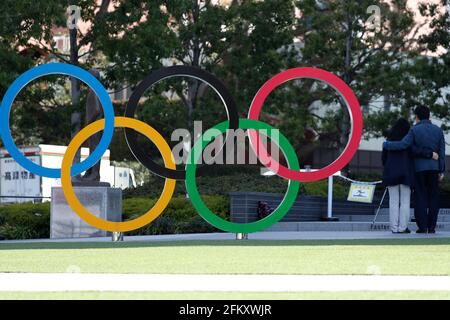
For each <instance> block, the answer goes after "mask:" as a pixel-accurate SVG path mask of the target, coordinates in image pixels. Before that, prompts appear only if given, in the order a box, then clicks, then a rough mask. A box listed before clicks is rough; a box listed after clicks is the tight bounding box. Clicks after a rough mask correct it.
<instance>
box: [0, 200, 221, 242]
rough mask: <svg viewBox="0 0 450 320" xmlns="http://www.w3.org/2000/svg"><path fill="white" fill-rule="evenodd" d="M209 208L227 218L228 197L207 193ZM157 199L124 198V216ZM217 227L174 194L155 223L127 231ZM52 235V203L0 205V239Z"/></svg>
mask: <svg viewBox="0 0 450 320" xmlns="http://www.w3.org/2000/svg"><path fill="white" fill-rule="evenodd" d="M203 200H204V201H205V203H206V205H207V206H208V208H210V209H211V210H212V211H213V212H214V213H216V214H217V215H218V216H220V217H222V218H224V219H228V217H229V201H228V199H227V198H226V197H223V196H204V197H203ZM155 201H156V199H149V198H129V199H124V202H123V220H130V219H134V218H136V217H138V216H140V215H141V214H143V213H144V212H146V211H147V210H148V209H150V208H151V207H152V206H153V205H154V203H155ZM215 231H218V230H216V229H215V228H214V227H212V226H210V225H209V224H208V223H207V222H206V221H204V220H203V219H202V218H201V217H200V216H199V215H198V213H197V212H196V210H195V209H194V207H193V206H192V204H191V203H190V201H189V200H187V199H186V198H185V197H180V196H179V197H174V198H172V200H171V201H170V203H169V205H168V206H167V208H166V209H165V210H164V213H163V214H162V215H161V216H160V217H158V218H157V219H156V220H155V221H153V222H152V223H150V224H148V225H146V226H144V227H142V228H140V229H138V230H134V231H131V232H129V233H127V235H152V234H173V233H198V232H215ZM49 236H50V203H48V202H47V203H40V204H33V203H24V204H12V205H4V206H0V239H1V238H3V239H38V238H49Z"/></svg>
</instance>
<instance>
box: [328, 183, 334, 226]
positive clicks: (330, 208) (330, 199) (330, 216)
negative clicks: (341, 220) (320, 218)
mask: <svg viewBox="0 0 450 320" xmlns="http://www.w3.org/2000/svg"><path fill="white" fill-rule="evenodd" d="M327 218H328V219H329V220H332V219H333V176H329V177H328V208H327Z"/></svg>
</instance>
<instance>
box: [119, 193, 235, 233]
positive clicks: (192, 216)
mask: <svg viewBox="0 0 450 320" xmlns="http://www.w3.org/2000/svg"><path fill="white" fill-rule="evenodd" d="M202 198H203V201H204V202H205V204H206V205H207V206H208V208H209V209H210V210H211V211H212V212H214V213H215V214H217V215H218V216H220V217H222V218H224V219H227V220H228V219H229V200H228V198H227V197H224V196H208V195H207V196H203V197H202ZM155 201H156V200H155V199H148V198H130V199H124V204H123V208H124V211H123V219H124V220H130V219H134V218H136V217H138V216H140V215H141V214H143V213H144V212H145V211H147V210H148V209H149V208H151V207H152V206H153V205H154V203H155ZM217 231H218V230H217V229H216V228H214V227H212V226H211V225H210V224H209V223H207V222H206V221H204V220H203V218H202V217H200V215H199V214H198V213H197V211H196V210H195V209H194V207H193V206H192V204H191V202H190V201H189V199H186V198H185V197H183V196H178V197H174V198H172V200H171V201H170V203H169V205H168V206H167V208H166V209H165V210H164V213H163V214H162V215H161V216H160V217H158V218H157V219H155V221H153V222H152V223H150V224H148V225H146V226H144V227H142V228H140V229H138V230H134V231H131V232H128V233H127V235H152V234H174V233H201V232H217Z"/></svg>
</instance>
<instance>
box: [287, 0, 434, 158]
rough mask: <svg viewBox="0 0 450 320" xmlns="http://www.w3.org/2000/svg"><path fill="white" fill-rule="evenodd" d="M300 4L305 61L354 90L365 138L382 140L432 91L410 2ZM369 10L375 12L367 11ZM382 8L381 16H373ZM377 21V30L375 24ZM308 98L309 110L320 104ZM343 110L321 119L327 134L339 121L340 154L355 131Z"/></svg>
mask: <svg viewBox="0 0 450 320" xmlns="http://www.w3.org/2000/svg"><path fill="white" fill-rule="evenodd" d="M296 3H297V6H298V8H299V10H300V11H301V13H302V16H301V18H300V19H299V21H298V28H297V36H298V37H300V38H301V39H302V41H303V42H304V48H303V49H302V51H301V52H302V63H303V64H306V65H312V66H315V67H320V68H323V69H325V70H328V71H331V72H333V73H335V74H336V75H338V76H340V77H341V78H342V79H343V80H344V81H345V82H346V83H347V84H348V85H349V86H350V87H351V88H352V89H353V91H354V92H355V94H356V96H357V98H358V100H359V102H360V104H361V105H362V107H363V110H364V111H365V135H366V136H380V135H382V134H383V131H385V128H386V127H387V125H388V123H389V121H390V120H391V119H393V118H395V117H398V115H399V114H402V115H404V116H408V117H409V116H410V114H411V109H412V108H413V107H414V106H415V105H417V104H418V103H419V101H417V99H416V97H417V96H418V94H420V93H424V92H428V90H429V88H430V85H429V83H421V85H418V83H417V81H418V80H417V78H418V77H421V76H422V72H423V70H421V69H420V67H419V66H418V65H417V61H418V60H419V59H420V53H422V52H423V50H424V49H425V47H424V45H423V43H421V42H420V41H419V37H418V36H417V34H418V32H419V31H420V28H421V27H422V25H421V24H418V23H417V22H416V20H415V19H414V12H413V11H412V10H411V9H409V8H408V7H407V1H405V0H394V1H390V3H389V4H388V3H387V2H385V1H373V0H370V1H366V0H346V1H342V0H336V1H334V0H321V1H315V0H299V1H297V2H296ZM318 3H319V4H320V6H319V5H318ZM374 6H375V7H374ZM369 7H370V9H375V11H371V10H368V8H369ZM377 10H379V13H380V15H379V16H378V17H377V16H373V14H374V12H375V14H376V11H377ZM373 18H375V21H374V19H373ZM378 18H379V25H378V26H377V25H376V24H375V25H374V23H373V22H376V19H378ZM318 89H323V88H322V87H320V86H319V87H318V88H316V89H315V88H314V87H311V86H309V88H307V90H305V91H304V92H308V93H310V92H311V90H312V91H313V92H314V93H316V94H317V93H318ZM309 96H310V97H311V104H306V105H305V107H306V108H310V106H311V105H312V102H314V101H316V97H315V96H314V95H313V94H309ZM320 96H321V97H322V98H321V99H322V100H324V101H334V102H335V103H337V104H339V105H341V107H343V106H344V105H343V101H342V100H341V99H339V97H337V96H336V95H335V94H334V96H330V94H327V93H326V92H323V93H321V94H320ZM379 99H381V100H384V101H385V105H384V106H383V105H382V104H381V105H380V104H377V100H379ZM391 105H392V106H398V107H400V109H398V110H396V109H393V108H391V107H390V106H391ZM343 109H344V108H341V110H340V111H339V112H338V113H336V112H334V113H332V114H328V115H326V116H325V117H323V119H322V120H321V121H319V123H320V124H322V125H324V126H325V127H326V128H327V129H328V133H330V130H333V123H334V132H335V134H336V135H335V136H336V137H337V139H336V141H335V144H336V146H337V148H338V149H340V150H342V149H343V148H344V146H345V145H346V143H347V140H348V135H349V129H350V120H349V117H348V116H345V115H344V114H343V111H342V110H343ZM345 113H346V112H345ZM287 116H288V117H289V115H287ZM330 124H331V126H330Z"/></svg>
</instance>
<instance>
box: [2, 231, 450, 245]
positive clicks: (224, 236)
mask: <svg viewBox="0 0 450 320" xmlns="http://www.w3.org/2000/svg"><path fill="white" fill-rule="evenodd" d="M248 238H249V239H250V240H361V239H423V238H449V239H450V232H449V231H446V232H438V233H436V234H416V233H411V234H392V233H391V232H388V231H306V232H303V231H299V232H272V231H271V232H256V233H252V234H250V235H249V237H248ZM235 239H236V235H235V234H233V233H196V234H173V235H156V236H132V237H125V239H124V240H125V241H195V240H207V241H213V240H235ZM109 241H111V238H110V237H97V238H81V239H80V238H77V239H35V240H4V241H0V247H1V244H2V243H32V242H109Z"/></svg>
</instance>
